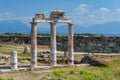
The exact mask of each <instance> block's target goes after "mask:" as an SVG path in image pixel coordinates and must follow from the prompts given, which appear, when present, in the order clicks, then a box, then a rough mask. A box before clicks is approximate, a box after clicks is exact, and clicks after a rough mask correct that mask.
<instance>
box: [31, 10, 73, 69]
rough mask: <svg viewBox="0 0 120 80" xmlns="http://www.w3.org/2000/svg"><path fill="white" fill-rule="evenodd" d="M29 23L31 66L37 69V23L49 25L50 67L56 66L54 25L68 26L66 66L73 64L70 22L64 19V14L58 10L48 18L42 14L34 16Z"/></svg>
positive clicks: (71, 24)
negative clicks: (63, 24)
mask: <svg viewBox="0 0 120 80" xmlns="http://www.w3.org/2000/svg"><path fill="white" fill-rule="evenodd" d="M30 23H31V66H32V67H33V68H36V67H37V30H36V27H37V23H49V24H50V30H51V31H50V32H51V45H50V48H51V49H50V52H51V65H52V66H56V65H57V62H56V60H57V59H56V55H57V54H56V52H57V51H56V50H57V49H56V47H57V46H56V24H57V23H67V24H68V64H69V65H73V64H74V57H73V30H72V26H73V23H72V20H70V19H67V18H66V17H65V12H64V11H61V10H58V11H52V12H51V13H50V18H46V17H45V15H44V14H35V18H33V19H32V22H30Z"/></svg>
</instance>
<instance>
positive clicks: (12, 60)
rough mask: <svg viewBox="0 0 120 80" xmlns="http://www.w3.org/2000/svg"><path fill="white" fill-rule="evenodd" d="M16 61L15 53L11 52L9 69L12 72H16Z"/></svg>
mask: <svg viewBox="0 0 120 80" xmlns="http://www.w3.org/2000/svg"><path fill="white" fill-rule="evenodd" d="M17 63H18V59H17V51H11V62H10V64H11V68H12V69H13V70H17V69H18V65H17Z"/></svg>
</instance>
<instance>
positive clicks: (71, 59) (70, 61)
mask: <svg viewBox="0 0 120 80" xmlns="http://www.w3.org/2000/svg"><path fill="white" fill-rule="evenodd" d="M72 26H73V24H72V23H68V64H69V65H73V64H74V53H73V51H74V49H73V27H72Z"/></svg>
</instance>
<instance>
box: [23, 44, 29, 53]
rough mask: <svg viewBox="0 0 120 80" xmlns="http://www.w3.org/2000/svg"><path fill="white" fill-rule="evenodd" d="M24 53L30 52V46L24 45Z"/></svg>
mask: <svg viewBox="0 0 120 80" xmlns="http://www.w3.org/2000/svg"><path fill="white" fill-rule="evenodd" d="M23 53H24V54H27V53H30V48H29V47H28V46H25V47H24V52H23Z"/></svg>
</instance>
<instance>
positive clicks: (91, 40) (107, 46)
mask: <svg viewBox="0 0 120 80" xmlns="http://www.w3.org/2000/svg"><path fill="white" fill-rule="evenodd" d="M37 41H38V44H41V45H48V46H50V37H49V36H47V37H38V39H37ZM0 42H1V43H2V42H4V43H5V42H6V43H12V42H13V43H18V44H23V43H27V44H30V36H0ZM67 43H68V38H67V37H66V36H57V49H58V50H62V51H67ZM74 51H76V52H105V53H106V52H107V53H108V52H110V53H111V52H120V37H104V36H102V37H98V36H92V37H90V36H89V37H88V36H74Z"/></svg>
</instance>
